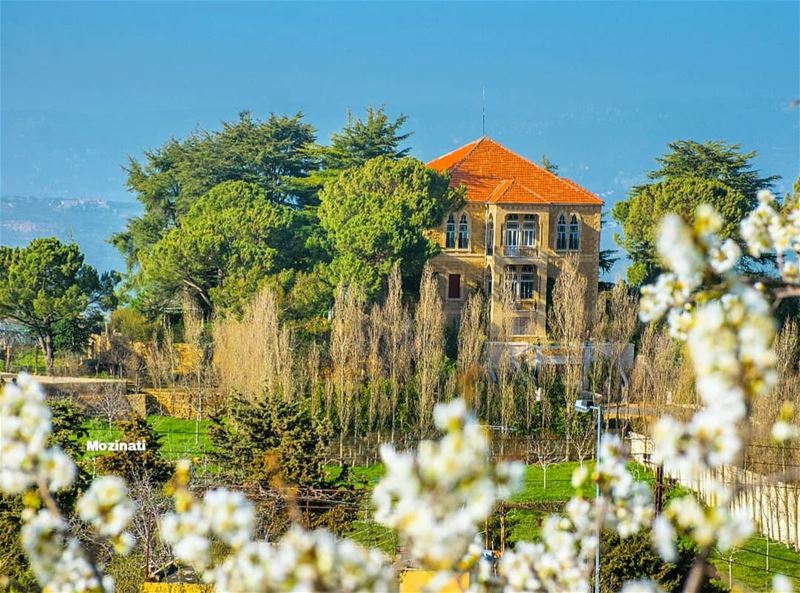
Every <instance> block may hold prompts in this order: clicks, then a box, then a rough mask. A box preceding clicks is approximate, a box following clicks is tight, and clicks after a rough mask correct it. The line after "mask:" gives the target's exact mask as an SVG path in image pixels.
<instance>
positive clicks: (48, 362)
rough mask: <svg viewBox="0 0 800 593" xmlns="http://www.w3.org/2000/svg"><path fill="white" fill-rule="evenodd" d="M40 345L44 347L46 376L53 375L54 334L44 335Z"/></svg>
mask: <svg viewBox="0 0 800 593" xmlns="http://www.w3.org/2000/svg"><path fill="white" fill-rule="evenodd" d="M39 344H40V345H41V346H42V352H43V353H44V366H45V374H47V375H52V374H53V360H54V352H53V334H50V333H48V334H45V335H43V336H42V337H41V338H39Z"/></svg>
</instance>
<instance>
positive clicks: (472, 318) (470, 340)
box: [458, 292, 486, 410]
mask: <svg viewBox="0 0 800 593" xmlns="http://www.w3.org/2000/svg"><path fill="white" fill-rule="evenodd" d="M485 343H486V305H485V301H484V299H483V296H482V295H481V294H480V293H479V292H475V293H473V294H471V295H470V296H469V297H468V298H467V300H466V302H465V303H464V306H463V307H462V308H461V323H460V324H459V330H458V383H459V388H460V392H461V396H462V397H463V398H464V400H465V401H466V402H467V405H468V406H470V407H471V408H472V409H474V410H479V409H480V405H481V402H480V396H481V391H482V389H481V384H482V382H483V380H484V371H485V368H486V365H485V362H484V356H485V353H484V345H485Z"/></svg>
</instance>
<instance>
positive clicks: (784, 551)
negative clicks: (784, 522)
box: [711, 535, 800, 593]
mask: <svg viewBox="0 0 800 593" xmlns="http://www.w3.org/2000/svg"><path fill="white" fill-rule="evenodd" d="M768 557H769V560H768V559H767V558H768ZM767 562H769V567H767ZM711 563H712V564H713V565H714V566H715V567H716V569H717V572H718V573H719V581H720V582H721V583H722V584H723V585H725V586H726V587H727V586H728V583H729V575H730V577H731V582H732V583H733V584H734V585H738V586H739V587H740V588H742V589H745V590H747V591H753V592H754V593H756V592H757V593H761V592H762V591H764V592H766V591H771V590H772V577H773V575H774V574H775V573H780V574H783V575H785V576H788V577H790V578H791V579H792V584H793V585H794V590H795V591H798V590H800V553H798V552H795V551H794V550H792V549H790V548H788V547H787V546H784V545H783V544H778V543H775V542H769V554H767V539H766V538H765V537H763V536H761V535H755V536H753V537H751V538H750V539H749V540H747V543H745V544H744V545H742V546H741V547H740V548H736V549H735V550H734V551H733V553H732V554H731V553H730V552H728V553H725V554H721V553H719V552H715V553H714V554H712V557H711ZM729 570H730V572H729Z"/></svg>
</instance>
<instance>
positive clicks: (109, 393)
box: [87, 385, 131, 428]
mask: <svg viewBox="0 0 800 593" xmlns="http://www.w3.org/2000/svg"><path fill="white" fill-rule="evenodd" d="M87 399H88V404H89V408H90V409H91V411H92V412H93V413H95V414H97V415H98V416H102V417H103V418H105V420H106V422H107V425H108V428H111V425H112V424H113V423H114V420H119V419H121V418H125V417H127V416H129V415H130V413H131V405H130V403H129V402H128V399H127V398H126V397H125V393H124V390H123V389H122V388H121V387H120V386H117V385H109V386H104V387H103V388H102V389H101V390H100V392H99V393H97V394H95V395H92V396H89V398H87Z"/></svg>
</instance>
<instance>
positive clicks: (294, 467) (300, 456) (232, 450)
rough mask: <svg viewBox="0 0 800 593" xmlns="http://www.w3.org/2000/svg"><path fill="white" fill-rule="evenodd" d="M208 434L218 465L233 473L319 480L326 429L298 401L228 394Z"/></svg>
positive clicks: (306, 483) (290, 480) (310, 483)
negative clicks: (222, 412) (254, 399)
mask: <svg viewBox="0 0 800 593" xmlns="http://www.w3.org/2000/svg"><path fill="white" fill-rule="evenodd" d="M209 437H210V438H211V442H212V443H213V445H214V453H213V455H214V457H215V459H217V460H218V461H219V463H220V465H221V467H222V468H223V471H225V472H227V473H229V474H231V475H233V476H235V477H237V478H247V477H254V478H255V479H257V480H267V481H268V480H272V479H273V478H277V479H278V480H280V481H281V482H283V483H284V484H293V485H296V486H317V485H320V484H322V483H323V482H324V481H325V465H324V462H325V459H324V452H325V450H326V444H327V439H328V438H329V432H328V429H327V427H326V426H325V425H324V424H323V423H322V422H320V421H318V420H317V419H315V418H314V417H313V416H312V415H311V413H310V412H309V410H308V409H307V407H306V406H305V405H304V404H302V403H299V402H294V401H283V400H279V399H277V398H272V397H269V396H263V397H262V398H261V399H260V400H259V401H258V402H257V403H252V402H249V401H247V400H245V399H242V398H234V399H233V401H232V402H231V405H230V406H229V409H228V410H227V416H226V417H223V416H221V415H218V416H216V417H215V418H214V419H213V420H212V423H211V426H210V427H209Z"/></svg>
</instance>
